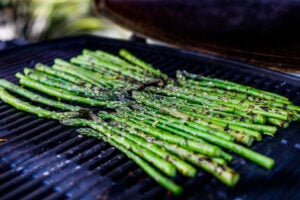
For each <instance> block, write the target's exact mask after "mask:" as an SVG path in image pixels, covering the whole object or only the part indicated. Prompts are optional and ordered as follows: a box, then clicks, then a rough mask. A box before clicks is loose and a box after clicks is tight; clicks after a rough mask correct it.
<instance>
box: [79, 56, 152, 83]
mask: <svg viewBox="0 0 300 200" xmlns="http://www.w3.org/2000/svg"><path fill="white" fill-rule="evenodd" d="M83 59H85V61H84V62H83V63H82V64H87V62H88V63H89V64H90V65H92V66H97V68H99V67H100V68H101V67H102V68H105V69H106V70H109V71H113V72H115V73H116V74H121V75H124V76H127V77H129V78H130V79H134V80H136V81H139V82H142V83H152V82H157V80H156V79H153V78H152V77H150V78H149V77H147V76H145V75H144V74H141V73H138V72H135V71H133V70H130V69H126V68H122V67H120V66H116V65H114V64H112V63H110V62H108V61H105V60H101V59H99V58H97V57H95V56H93V55H85V57H84V58H83ZM78 61H81V60H78ZM78 64H80V63H78Z"/></svg>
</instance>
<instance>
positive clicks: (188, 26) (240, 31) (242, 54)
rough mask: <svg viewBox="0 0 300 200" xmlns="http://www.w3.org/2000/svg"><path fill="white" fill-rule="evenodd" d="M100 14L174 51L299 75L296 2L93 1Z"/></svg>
mask: <svg viewBox="0 0 300 200" xmlns="http://www.w3.org/2000/svg"><path fill="white" fill-rule="evenodd" d="M95 6H96V8H97V10H98V12H99V13H101V14H104V15H105V16H107V17H108V18H110V19H111V20H113V21H114V22H116V23H118V24H119V25H121V26H124V27H126V28H129V29H130V30H132V31H134V32H135V33H138V34H141V35H144V36H146V37H150V38H153V39H157V40H161V41H164V42H167V43H170V44H172V45H173V46H175V47H178V48H183V49H188V50H193V51H199V52H202V53H208V54H211V55H216V56H222V57H225V58H229V59H233V60H239V61H243V62H248V63H252V64H255V65H259V66H263V67H269V68H274V69H277V70H281V71H292V72H296V71H297V72H300V1H295V0H284V1H278V0H260V1H255V0H244V1H238V0H233V1H229V0H203V1H200V0H188V1H185V0H95Z"/></svg>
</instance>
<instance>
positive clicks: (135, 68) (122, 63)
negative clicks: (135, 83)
mask: <svg viewBox="0 0 300 200" xmlns="http://www.w3.org/2000/svg"><path fill="white" fill-rule="evenodd" d="M83 56H87V57H92V58H96V59H99V60H103V61H106V62H110V63H111V64H112V65H115V66H117V67H121V68H124V69H128V70H132V71H135V72H138V73H140V74H144V70H143V69H141V68H139V67H138V66H134V65H131V64H130V63H128V62H126V61H125V60H123V59H121V58H119V57H117V56H112V55H111V54H110V55H108V54H107V53H106V54H105V55H104V54H103V52H101V51H94V52H93V51H89V50H87V49H85V50H83Z"/></svg>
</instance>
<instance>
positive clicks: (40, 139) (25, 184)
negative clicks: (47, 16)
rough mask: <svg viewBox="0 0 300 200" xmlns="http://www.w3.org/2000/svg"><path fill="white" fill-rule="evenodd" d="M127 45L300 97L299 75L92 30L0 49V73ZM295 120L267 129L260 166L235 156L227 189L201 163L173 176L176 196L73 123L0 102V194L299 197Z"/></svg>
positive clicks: (167, 62)
mask: <svg viewBox="0 0 300 200" xmlns="http://www.w3.org/2000/svg"><path fill="white" fill-rule="evenodd" d="M121 47H125V48H127V49H129V50H130V51H132V52H134V53H135V54H137V55H138V56H139V57H141V58H142V59H144V60H146V61H149V62H150V63H152V64H153V65H154V66H156V67H158V68H160V69H162V71H164V72H166V73H168V74H169V75H174V74H175V70H176V69H185V70H188V71H190V72H194V73H198V74H199V73H201V74H203V75H206V76H212V77H217V78H222V79H227V80H231V81H235V82H238V83H242V84H246V85H250V86H253V87H257V88H260V89H265V90H268V91H272V92H276V93H279V94H282V95H284V96H287V97H289V98H290V99H291V100H292V101H293V102H294V103H297V102H298V104H299V102H300V79H298V78H296V77H291V76H287V75H284V74H281V73H277V72H273V71H269V70H264V69H257V68H255V67H252V66H247V65H245V64H239V63H235V62H232V61H227V60H222V59H218V58H215V59H214V58H213V57H210V56H205V55H201V54H193V53H189V52H185V51H178V50H174V49H168V48H162V47H156V46H151V45H146V44H140V43H133V42H125V41H116V40H109V39H103V38H98V37H92V36H82V37H76V38H67V39H59V40H55V41H51V42H46V43H42V44H35V45H29V46H23V47H21V48H16V49H10V50H7V51H3V52H0V77H1V78H6V79H9V80H11V81H14V82H16V81H17V80H16V78H15V77H14V74H15V73H16V72H18V71H21V70H22V68H23V67H26V66H29V67H33V66H34V65H35V63H37V62H43V63H45V64H52V61H53V58H55V57H61V58H65V59H68V58H70V57H72V56H74V55H76V54H79V53H80V52H81V50H82V49H83V48H89V49H103V50H106V51H108V52H111V53H117V51H118V49H120V48H121ZM299 130H300V124H299V123H292V124H291V125H290V127H289V128H288V129H284V130H279V132H278V133H277V135H276V136H275V137H274V138H272V139H271V138H269V137H266V138H265V139H264V140H263V141H262V142H260V143H258V144H256V145H254V147H253V149H254V150H257V151H258V152H262V153H264V154H266V155H268V156H271V157H273V158H275V160H276V162H277V165H276V167H275V168H274V169H273V170H271V171H268V170H265V169H263V168H261V167H258V166H257V165H255V164H253V163H251V162H248V161H247V160H244V159H243V158H240V157H235V159H234V161H233V164H232V167H233V168H234V169H236V170H237V171H238V172H239V173H240V174H241V180H240V183H239V184H238V185H237V186H236V188H233V189H230V188H227V187H226V186H224V185H222V184H221V183H220V182H218V181H217V180H216V179H215V178H212V176H210V175H208V174H206V173H204V172H202V171H199V173H198V174H197V177H196V178H193V179H187V178H185V177H182V176H178V177H176V178H175V180H176V181H177V182H178V183H180V184H182V185H183V186H184V193H183V194H182V195H181V196H179V197H175V196H173V195H170V194H169V193H168V192H167V191H165V190H164V189H163V188H161V187H160V186H158V185H157V184H156V183H155V182H154V181H153V180H152V179H151V178H149V177H148V176H147V175H146V174H145V173H144V172H143V171H142V170H141V169H139V168H138V167H137V165H135V164H134V162H132V161H130V160H129V159H128V158H126V157H125V156H124V155H123V154H121V153H120V152H119V151H117V150H116V149H115V148H114V147H111V146H110V145H108V144H107V143H105V142H102V141H99V140H96V139H94V138H90V137H86V136H80V135H78V134H76V133H75V131H74V129H73V128H68V127H64V126H62V125H59V123H58V122H55V121H52V120H45V119H40V118H37V117H35V116H32V115H29V114H26V113H23V112H20V111H17V110H15V109H13V108H12V107H11V106H8V105H5V104H4V103H3V102H0V137H1V138H7V139H8V141H7V142H3V143H0V158H1V160H0V162H1V163H0V198H1V199H2V200H4V199H18V198H23V199H41V198H43V199H95V198H103V199H104V198H109V199H125V198H134V199H157V198H167V199H183V198H186V199H228V198H230V199H254V198H259V199H282V198H288V199H300V194H299V189H300V186H299V178H300V177H299V176H300V168H299V167H298V166H299V164H300V159H298V155H299V151H300V150H299V149H297V148H295V147H297V144H298V145H299V144H300V136H298V132H299Z"/></svg>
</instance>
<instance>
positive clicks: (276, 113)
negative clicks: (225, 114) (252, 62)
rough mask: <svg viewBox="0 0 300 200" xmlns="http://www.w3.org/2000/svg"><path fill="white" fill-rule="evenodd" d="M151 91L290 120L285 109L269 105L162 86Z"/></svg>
mask: <svg viewBox="0 0 300 200" xmlns="http://www.w3.org/2000/svg"><path fill="white" fill-rule="evenodd" d="M148 90H150V91H151V92H157V93H159V94H163V95H167V96H175V97H179V98H182V99H186V100H189V101H191V102H197V103H200V104H207V105H212V104H217V105H222V106H228V107H233V108H236V109H239V110H243V111H246V112H252V113H255V114H261V115H265V116H268V117H272V118H278V119H282V120H288V117H289V114H288V113H287V112H285V111H283V110H279V109H275V108H270V107H267V106H264V107H260V106H255V105H242V104H241V103H239V104H236V103H237V102H226V101H221V100H216V99H213V100H212V99H211V97H208V96H199V95H197V94H190V93H185V92H184V91H177V92H176V91H169V90H167V89H161V88H150V89H148Z"/></svg>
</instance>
